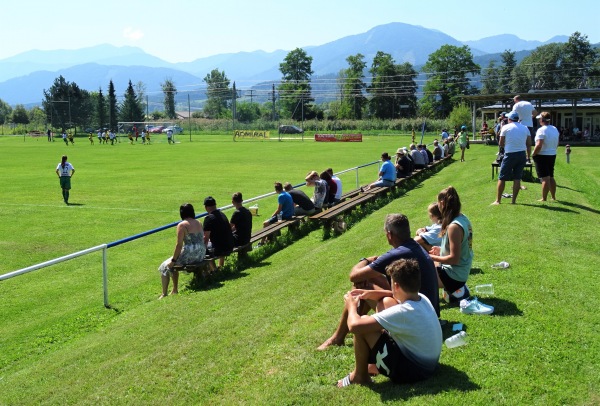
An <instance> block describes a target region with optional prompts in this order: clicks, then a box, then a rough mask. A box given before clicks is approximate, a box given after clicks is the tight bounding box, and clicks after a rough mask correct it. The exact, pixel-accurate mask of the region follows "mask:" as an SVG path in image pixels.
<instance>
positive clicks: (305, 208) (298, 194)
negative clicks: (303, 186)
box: [283, 182, 316, 216]
mask: <svg viewBox="0 0 600 406" xmlns="http://www.w3.org/2000/svg"><path fill="white" fill-rule="evenodd" d="M283 190H285V191H286V192H287V193H288V194H289V195H290V196H292V201H293V202H294V205H295V206H294V215H295V216H304V215H311V214H314V213H315V211H316V209H315V205H314V203H313V202H312V200H310V197H308V195H307V194H306V193H304V192H303V191H301V190H300V189H294V188H293V186H292V185H291V184H290V183H289V182H286V184H285V185H283Z"/></svg>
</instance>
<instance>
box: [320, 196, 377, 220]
mask: <svg viewBox="0 0 600 406" xmlns="http://www.w3.org/2000/svg"><path fill="white" fill-rule="evenodd" d="M375 196H376V195H374V194H371V193H362V194H357V195H355V196H354V197H351V198H348V199H346V200H344V201H343V202H340V203H338V204H336V205H335V206H333V207H331V208H330V209H327V210H323V211H322V212H320V213H317V214H314V215H312V216H311V217H310V219H311V220H314V221H321V222H322V223H323V224H324V225H325V227H326V228H329V227H331V223H332V222H333V221H334V220H335V219H336V218H337V216H339V215H342V214H344V213H346V212H350V211H352V210H353V209H354V208H355V207H357V206H359V205H361V204H363V203H365V202H368V201H370V200H372V199H373V198H374V197H375Z"/></svg>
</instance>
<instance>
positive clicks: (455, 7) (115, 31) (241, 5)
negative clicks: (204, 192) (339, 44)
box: [0, 0, 600, 62]
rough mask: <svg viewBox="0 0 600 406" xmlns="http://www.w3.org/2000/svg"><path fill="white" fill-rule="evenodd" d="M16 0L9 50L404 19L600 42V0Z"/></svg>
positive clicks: (314, 36)
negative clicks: (572, 0)
mask: <svg viewBox="0 0 600 406" xmlns="http://www.w3.org/2000/svg"><path fill="white" fill-rule="evenodd" d="M570 4H572V5H574V4H575V3H569V2H565V1H564V0H561V1H559V0H547V1H545V2H533V1H529V2H505V3H500V2H491V1H486V0H479V1H471V0H463V1H460V2H459V1H448V0H446V1H438V0H411V1H404V0H371V1H364V0H345V1H338V0H298V1H288V0H279V1H271V0H254V1H252V0H230V1H226V0H220V1H216V0H211V1H206V0H170V1H158V0H145V1H141V0H119V1H116V0H103V1H81V0H77V1H75V0H54V1H48V0H29V1H24V0H17V1H7V2H4V3H3V4H2V7H1V8H0V10H1V14H2V22H1V23H0V36H1V38H3V41H2V46H1V47H0V59H4V58H8V57H10V56H13V55H16V54H19V53H21V52H25V51H28V50H31V49H41V50H54V49H77V48H83V47H88V46H94V45H99V44H104V43H108V44H112V45H116V46H122V45H131V46H137V47H140V48H142V49H143V50H144V51H146V52H147V53H150V54H152V55H154V56H157V57H159V58H162V59H164V60H166V61H169V62H187V61H192V60H194V59H197V58H200V57H205V56H210V55H216V54H220V53H230V52H239V51H256V50H264V51H267V52H271V51H274V50H277V49H285V50H291V49H294V48H296V47H304V46H310V45H321V44H324V43H327V42H330V41H333V40H335V39H338V38H341V37H343V36H347V35H352V34H358V33H362V32H365V31H367V30H369V29H371V28H373V27H375V26H377V25H381V24H386V23H390V22H403V23H407V24H413V25H421V26H423V27H426V28H433V29H438V30H440V31H442V32H444V33H446V34H448V35H450V36H452V37H454V38H456V39H457V40H460V41H467V40H477V39H481V38H485V37H489V36H493V35H498V34H515V35H517V36H518V37H520V38H522V39H525V40H539V41H546V40H548V39H550V38H552V37H553V36H555V35H571V34H572V33H573V32H575V31H579V32H581V33H582V34H585V35H587V36H588V39H589V41H590V42H591V43H598V42H600V24H598V21H597V18H598V17H597V16H598V15H599V13H600V6H599V5H598V4H599V3H598V2H597V0H579V1H577V2H576V7H569V5H570Z"/></svg>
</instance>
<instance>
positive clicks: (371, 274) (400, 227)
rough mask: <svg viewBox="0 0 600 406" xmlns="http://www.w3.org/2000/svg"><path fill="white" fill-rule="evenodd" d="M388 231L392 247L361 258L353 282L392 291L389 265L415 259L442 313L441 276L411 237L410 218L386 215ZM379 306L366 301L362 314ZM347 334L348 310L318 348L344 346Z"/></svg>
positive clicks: (358, 286) (424, 284) (425, 290)
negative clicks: (387, 268) (387, 269)
mask: <svg viewBox="0 0 600 406" xmlns="http://www.w3.org/2000/svg"><path fill="white" fill-rule="evenodd" d="M384 230H385V235H386V238H387V242H388V244H389V245H391V246H392V249H390V250H389V251H388V252H386V253H384V254H383V255H380V256H372V257H369V258H361V259H360V260H359V261H358V263H357V264H356V265H354V267H353V268H352V270H351V271H350V282H352V284H353V288H354V289H369V290H371V289H380V290H390V289H391V281H390V280H389V278H386V273H385V270H386V267H387V266H388V265H390V264H391V263H392V262H394V261H396V260H398V259H415V260H417V262H418V263H419V269H420V270H421V285H420V289H419V291H420V292H421V293H423V294H424V295H425V296H427V298H428V299H429V302H430V303H432V305H433V307H434V309H435V313H436V314H437V315H438V316H439V314H440V310H439V290H438V277H437V274H436V270H435V265H434V264H433V261H432V260H431V258H430V257H429V254H427V252H426V251H425V250H424V249H423V248H422V247H421V246H420V245H419V244H417V243H416V242H415V241H414V240H413V239H412V238H411V233H410V224H409V222H408V218H407V217H406V216H405V215H404V214H388V215H387V216H386V218H385V223H384ZM375 308H376V303H375V302H373V301H369V300H364V301H363V302H361V306H360V309H359V310H358V311H359V313H360V314H367V313H368V312H369V310H370V309H375ZM347 334H348V312H347V310H346V309H344V310H343V311H342V316H341V318H340V321H339V323H338V325H337V327H336V329H335V331H334V333H333V334H332V335H331V337H329V338H328V339H327V340H325V341H324V342H323V343H322V344H321V345H320V346H319V347H318V348H317V349H318V350H325V349H327V348H328V347H331V346H334V345H338V346H340V345H344V341H345V339H346V335H347Z"/></svg>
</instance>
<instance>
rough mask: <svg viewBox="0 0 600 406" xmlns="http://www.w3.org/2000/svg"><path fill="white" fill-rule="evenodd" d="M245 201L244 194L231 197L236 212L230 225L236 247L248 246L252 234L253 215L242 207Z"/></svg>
mask: <svg viewBox="0 0 600 406" xmlns="http://www.w3.org/2000/svg"><path fill="white" fill-rule="evenodd" d="M243 201H244V198H243V197H242V192H236V193H234V194H233V196H232V197H231V203H232V204H233V206H234V207H235V211H234V212H233V214H232V215H231V221H230V224H231V232H232V233H233V241H234V245H235V246H236V247H239V246H243V245H246V244H248V243H249V242H250V235H251V234H252V214H251V213H250V210H248V209H247V208H245V207H244V206H243V205H242V202H243Z"/></svg>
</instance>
